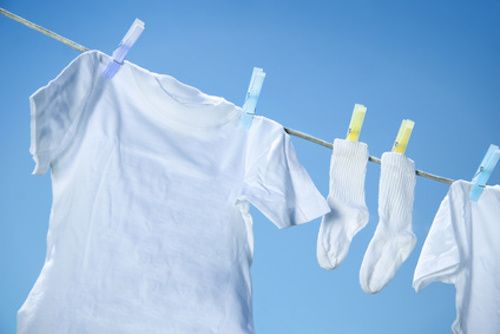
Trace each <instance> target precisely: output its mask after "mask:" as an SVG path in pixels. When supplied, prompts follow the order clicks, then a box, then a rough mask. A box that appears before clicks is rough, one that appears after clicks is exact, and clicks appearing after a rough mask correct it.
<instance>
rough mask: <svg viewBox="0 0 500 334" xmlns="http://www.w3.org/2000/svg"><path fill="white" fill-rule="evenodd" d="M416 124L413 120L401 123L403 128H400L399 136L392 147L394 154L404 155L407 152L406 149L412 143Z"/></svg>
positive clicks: (405, 120)
mask: <svg viewBox="0 0 500 334" xmlns="http://www.w3.org/2000/svg"><path fill="white" fill-rule="evenodd" d="M414 126H415V122H413V121H412V120H411V119H404V120H403V121H402V122H401V127H400V128H399V132H398V136H397V137H396V140H395V141H394V146H393V147H392V152H396V153H401V154H404V153H405V152H406V147H407V146H408V142H409V141H410V137H411V133H412V131H413V127H414Z"/></svg>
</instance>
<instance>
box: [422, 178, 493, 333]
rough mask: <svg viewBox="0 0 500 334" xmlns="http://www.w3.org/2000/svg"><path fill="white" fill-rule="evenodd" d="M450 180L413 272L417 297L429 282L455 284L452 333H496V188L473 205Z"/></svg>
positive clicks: (462, 186)
mask: <svg viewBox="0 0 500 334" xmlns="http://www.w3.org/2000/svg"><path fill="white" fill-rule="evenodd" d="M471 186H472V184H471V183H470V182H467V181H463V180H458V181H455V182H454V183H453V184H452V185H451V186H450V189H449V191H448V194H447V195H446V197H445V198H444V199H443V201H442V202H441V206H440V207H439V210H438V212H437V214H436V217H435V218H434V222H433V223H432V226H431V229H430V231H429V235H428V236H427V238H426V240H425V243H424V246H423V248H422V253H421V254H420V258H419V260H418V263H417V267H416V269H415V276H414V278H413V286H414V288H415V290H416V291H417V292H418V291H419V290H420V289H422V288H424V287H425V286H426V285H428V284H429V283H431V282H433V281H441V282H445V283H450V284H454V285H455V289H456V299H455V303H456V312H457V317H456V320H455V322H454V323H453V327H452V329H453V333H456V334H498V333H500V185H495V186H486V188H485V189H484V191H483V193H482V195H481V197H480V198H479V200H478V201H477V202H473V201H471V200H470V199H469V193H470V189H471Z"/></svg>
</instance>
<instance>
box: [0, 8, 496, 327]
mask: <svg viewBox="0 0 500 334" xmlns="http://www.w3.org/2000/svg"><path fill="white" fill-rule="evenodd" d="M0 6H2V7H4V8H6V9H8V10H11V11H13V12H15V13H17V14H19V15H21V16H24V17H26V18H28V19H30V20H32V21H34V22H36V23H39V24H41V25H43V26H45V27H47V28H49V29H53V30H54V31H56V32H58V33H60V34H62V35H64V36H67V37H68V38H71V39H73V40H75V41H77V42H79V43H81V44H83V45H85V46H88V47H90V48H93V49H99V50H101V51H104V52H107V53H111V52H112V51H113V49H114V48H115V47H116V45H117V44H118V42H119V41H120V39H121V37H122V36H123V34H124V33H125V32H126V30H127V29H128V27H129V25H130V24H131V23H132V21H133V20H134V18H136V17H138V18H140V19H142V20H143V21H145V23H146V30H145V32H144V34H143V35H142V36H141V38H140V40H139V41H138V42H137V44H136V46H135V47H134V48H133V49H132V51H131V52H130V54H129V57H128V59H129V60H130V61H132V62H135V63H137V64H139V65H141V66H143V67H145V68H148V69H150V70H152V71H154V72H160V73H167V74H170V75H173V76H175V77H176V78H178V79H179V80H181V81H183V82H185V83H187V84H190V85H193V86H196V87H197V88H199V89H201V90H203V91H205V92H207V93H209V94H213V95H220V96H224V97H225V98H227V99H228V100H231V101H233V102H235V103H238V104H241V103H242V102H243V98H244V95H245V91H246V88H247V86H248V80H249V79H250V75H251V71H252V67H253V66H260V67H263V68H264V70H265V71H266V73H267V77H266V81H265V83H264V88H263V91H262V95H261V98H260V100H259V104H258V108H257V112H258V113H259V114H262V115H265V116H267V117H269V118H272V119H275V120H276V121H278V122H280V123H282V124H284V125H285V126H287V127H291V128H294V129H298V130H302V131H305V132H307V133H311V134H313V135H315V136H318V137H321V138H323V139H325V140H328V141H332V140H333V139H334V138H336V137H344V136H345V133H346V130H347V126H348V123H349V119H350V116H351V112H352V108H353V105H354V104H355V103H362V104H365V105H366V106H367V107H368V113H367V116H366V119H365V124H364V127H363V132H362V134H361V140H362V141H364V142H366V143H368V146H369V151H370V153H371V154H373V155H376V156H380V155H381V154H382V153H383V152H384V151H386V150H390V149H391V146H392V143H393V140H394V138H395V136H396V133H397V130H398V128H399V125H400V122H401V120H402V119H404V118H411V119H413V120H414V121H415V123H416V125H415V129H414V134H413V136H412V139H411V142H410V144H409V147H408V151H407V154H408V156H409V157H410V158H412V159H413V160H414V161H415V163H416V166H417V168H420V169H424V170H427V171H430V172H434V173H436V174H440V175H444V176H448V177H451V178H463V179H470V178H471V177H472V175H473V174H474V172H475V171H476V168H477V166H478V164H479V162H480V161H481V159H482V157H483V155H484V153H485V152H486V149H487V147H488V145H489V144H490V143H496V144H500V132H499V128H498V126H499V125H500V113H499V109H500V107H499V105H498V104H497V101H496V100H497V97H498V94H499V91H500V63H499V62H498V60H499V59H500V43H499V42H500V20H498V17H499V15H500V3H499V2H497V1H475V2H472V1H469V2H464V1H451V0H448V1H439V2H437V1H377V2H373V1H358V0H355V1H322V2H321V1H281V2H279V1H269V0H267V1H260V0H259V1H248V2H243V1H238V2H236V1H226V2H224V1H191V0H188V1H179V2H171V1H147V2H146V1H105V2H103V1H96V0H91V1H80V2H77V1H50V2H47V1H44V2H37V1H23V0H18V1H0ZM0 43H1V45H2V52H0V62H1V63H2V64H3V65H2V75H1V79H0V101H1V108H0V148H1V150H2V152H3V154H4V158H3V159H2V164H1V166H0V184H1V187H0V220H1V221H0V229H1V230H0V268H1V272H0V333H2V334H3V333H14V332H15V312H16V310H17V309H18V308H19V307H20V305H21V304H22V302H23V301H24V299H25V297H26V295H27V293H28V292H29V290H30V289H31V287H32V285H33V283H34V282H35V280H36V278H37V276H38V274H39V273H40V270H41V268H42V265H43V260H44V257H45V250H46V235H47V228H48V219H49V212H50V205H51V188H50V174H45V175H44V176H41V177H40V176H33V175H31V171H32V169H33V166H34V164H33V161H32V160H31V156H30V154H29V141H30V133H29V129H30V127H29V125H30V124H29V105H28V96H29V95H30V94H31V93H32V92H34V91H35V90H36V89H37V88H39V87H40V86H42V85H44V84H46V83H47V82H48V81H49V80H50V79H52V78H53V77H55V75H57V74H58V73H59V71H60V70H62V68H63V67H64V66H66V64H68V63H69V62H70V61H71V60H72V59H73V58H74V57H76V55H77V52H76V51H74V50H72V49H70V48H68V47H67V46H64V45H62V44H60V43H58V42H56V41H53V40H51V39H49V38H47V37H44V36H42V35H41V34H39V33H36V32H34V31H32V30H29V29H27V28H26V27H23V26H21V25H19V24H18V23H15V22H13V21H10V20H8V19H7V18H5V17H0ZM293 142H294V145H295V147H296V149H297V151H298V155H299V159H300V161H301V162H302V163H303V164H304V165H305V167H306V168H307V170H308V171H309V173H310V175H311V177H312V178H313V180H314V181H315V183H316V185H317V186H318V188H319V189H320V191H321V192H322V193H323V194H324V195H325V196H326V195H327V190H328V168H329V159H330V151H329V150H328V149H325V148H323V147H320V146H317V145H314V144H311V143H308V142H304V141H302V140H301V139H298V138H294V139H293ZM379 171H380V168H379V166H377V165H373V164H369V166H368V173H367V179H366V200H367V205H368V208H369V210H370V222H369V224H368V226H367V227H366V228H365V229H364V230H362V232H360V233H359V234H358V235H357V237H356V238H355V239H354V242H353V244H352V246H351V251H350V254H349V256H348V258H347V259H346V261H345V262H344V263H343V264H342V265H341V266H340V267H339V268H337V269H335V270H333V271H326V270H323V269H321V268H320V267H319V266H318V264H317V262H316V255H315V251H316V236H317V233H318V228H319V220H316V221H314V222H311V223H309V224H305V225H301V226H297V227H292V228H289V229H286V230H278V229H277V228H276V227H275V226H274V225H273V224H272V223H271V222H269V221H267V220H266V219H265V218H264V217H263V216H262V215H261V214H260V213H258V212H257V210H253V213H254V217H255V224H254V230H255V258H254V264H253V284H254V286H253V288H254V316H255V325H256V329H257V332H258V333H259V334H271V333H287V334H303V333H312V334H331V333H342V334H350V333H384V334H387V333H406V334H411V333H419V334H420V333H431V334H432V333H449V332H451V330H450V326H451V323H452V322H453V319H454V318H455V306H454V289H453V287H452V286H449V285H445V284H433V285H430V286H429V287H427V288H426V289H424V290H423V291H422V292H421V293H419V294H416V293H415V292H414V290H413V289H412V287H411V281H412V277H413V271H414V268H415V264H416V261H417V258H418V255H419V254H420V250H421V246H422V243H423V241H424V238H425V236H426V234H427V232H428V230H429V227H430V225H431V222H432V219H433V216H434V214H435V212H436V210H437V208H438V206H439V203H440V201H441V199H442V198H443V196H444V195H445V194H446V191H447V186H446V185H444V184H439V183H435V182H432V181H429V180H426V179H422V178H418V180H417V186H416V200H415V207H414V215H413V226H414V231H415V233H416V235H417V238H418V243H417V246H416V248H415V250H414V251H413V253H412V255H411V256H410V257H409V259H408V260H407V261H406V263H405V264H404V265H403V266H402V267H401V269H400V271H399V272H398V274H397V276H396V277H395V279H394V280H393V281H392V282H391V283H390V284H389V285H388V286H387V287H386V288H385V289H384V290H383V291H382V292H381V293H379V294H376V295H367V294H364V293H363V292H362V290H361V288H360V286H359V283H358V273H359V268H360V265H361V261H362V258H363V255H364V251H365V249H366V247H367V245H368V242H369V240H370V238H371V236H372V235H373V232H374V229H375V226H376V224H377V198H378V179H379ZM490 181H491V182H490V183H493V184H495V183H499V181H500V168H497V170H496V171H495V172H494V174H493V175H492V177H491V179H490Z"/></svg>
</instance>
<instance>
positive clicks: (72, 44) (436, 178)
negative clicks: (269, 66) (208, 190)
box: [0, 7, 454, 184]
mask: <svg viewBox="0 0 500 334" xmlns="http://www.w3.org/2000/svg"><path fill="white" fill-rule="evenodd" d="M0 13H1V14H3V15H5V16H6V17H8V18H10V19H12V20H14V21H16V22H19V23H21V24H23V25H25V26H27V27H28V28H31V29H33V30H35V31H38V32H40V33H42V34H44V35H46V36H48V37H50V38H53V39H55V40H56V41H59V42H61V43H63V44H66V45H67V46H69V47H71V48H73V49H75V50H77V51H80V52H85V51H88V50H90V49H89V48H87V47H85V46H83V45H81V44H78V43H76V42H73V41H72V40H70V39H68V38H66V37H64V36H61V35H59V34H57V33H55V32H53V31H51V30H49V29H47V28H44V27H42V26H40V25H38V24H36V23H33V22H31V21H29V20H27V19H25V18H23V17H21V16H18V15H16V14H14V13H12V12H9V11H7V10H5V9H3V8H1V7H0ZM284 129H285V131H286V132H287V133H288V134H290V135H292V136H295V137H298V138H302V139H305V140H307V141H310V142H312V143H315V144H318V145H321V146H324V147H327V148H329V149H333V144H332V143H330V142H328V141H326V140H323V139H320V138H317V137H314V136H311V135H309V134H307V133H304V132H301V131H297V130H293V129H290V128H287V127H284ZM368 160H369V161H371V162H373V163H376V164H379V165H380V158H378V157H374V156H369V157H368ZM416 174H417V175H418V176H421V177H424V178H426V179H429V180H433V181H437V182H441V183H445V184H451V183H453V181H454V180H453V179H450V178H447V177H443V176H439V175H435V174H431V173H428V172H425V171H422V170H416Z"/></svg>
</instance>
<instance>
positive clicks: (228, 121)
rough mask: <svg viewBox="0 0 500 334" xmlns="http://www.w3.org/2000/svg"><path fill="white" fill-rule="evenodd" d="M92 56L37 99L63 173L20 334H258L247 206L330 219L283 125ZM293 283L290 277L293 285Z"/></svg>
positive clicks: (39, 119)
mask: <svg viewBox="0 0 500 334" xmlns="http://www.w3.org/2000/svg"><path fill="white" fill-rule="evenodd" d="M110 61H112V59H111V58H110V57H109V56H107V55H106V54H104V53H102V52H100V51H97V50H90V51H87V52H85V53H83V54H81V55H79V56H78V57H76V58H75V59H74V60H72V61H71V62H70V63H69V64H68V65H67V66H66V67H65V68H64V69H63V70H62V71H61V72H60V73H59V74H58V75H57V76H56V77H55V78H54V79H53V80H51V81H50V82H49V83H48V84H47V85H45V86H43V87H41V88H40V89H38V90H37V91H36V92H35V93H33V94H32V95H31V96H30V98H29V100H30V106H31V147H30V152H31V154H32V156H33V159H34V161H35V168H34V170H33V174H36V175H41V174H44V173H45V172H46V171H48V170H49V167H50V168H51V182H52V183H51V186H52V196H53V197H52V207H51V213H50V221H49V229H48V234H47V253H46V258H45V263H44V265H43V268H42V269H41V272H40V274H39V276H38V278H37V280H36V282H35V283H34V286H33V287H32V289H31V290H30V292H29V294H28V296H27V298H26V300H25V301H24V303H23V304H22V306H21V307H20V309H19V310H18V312H17V333H18V334H35V333H43V334H46V333H51V334H57V333H64V334H68V333H92V334H99V333H106V334H113V333H117V334H118V333H120V334H123V333H186V334H187V333H189V334H192V333H254V325H253V319H252V286H251V275H250V267H251V263H252V256H253V237H252V218H251V216H250V214H249V205H250V204H252V205H253V206H255V207H256V208H257V209H259V210H260V211H261V212H262V213H263V214H264V215H265V216H266V217H267V218H269V220H271V221H272V222H273V223H274V224H275V225H276V226H277V227H278V228H286V227H289V226H292V225H296V224H301V223H305V222H308V221H311V220H313V219H315V218H317V217H320V216H322V215H324V214H326V213H327V212H329V210H330V209H329V207H328V204H327V203H326V200H325V199H324V198H323V197H322V196H321V194H320V193H319V192H318V190H317V189H316V187H315V186H314V184H313V182H312V181H311V179H310V177H309V175H308V174H307V172H306V171H305V169H304V168H303V167H302V165H301V164H300V163H299V161H298V159H297V156H296V153H295V150H294V147H293V145H292V143H291V141H290V137H289V136H288V134H286V132H285V131H284V129H283V127H282V126H281V125H280V124H278V123H277V122H275V121H272V120H270V119H267V118H265V117H262V116H255V117H254V119H253V122H252V125H251V127H250V128H249V129H248V130H247V129H246V128H245V127H243V126H241V124H240V117H241V116H242V114H243V111H242V109H241V108H240V107H238V106H236V105H234V104H233V103H231V102H229V101H227V100H226V99H224V98H222V97H217V96H211V95H208V94H205V93H203V92H201V91H199V90H198V89H196V88H194V87H191V86H188V85H186V84H183V83H181V82H179V81H178V80H176V79H175V78H173V77H171V76H169V75H165V74H158V73H153V72H150V71H148V70H146V69H144V68H142V67H139V66H137V65H135V64H132V63H130V62H128V61H125V63H124V64H123V65H122V66H121V68H120V70H119V71H118V73H117V74H116V75H115V76H114V77H113V78H112V79H111V80H107V79H105V78H104V77H103V74H102V73H103V72H104V70H105V68H106V65H107V64H108V63H109V62H110ZM283 279H286V277H284V278H283Z"/></svg>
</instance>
